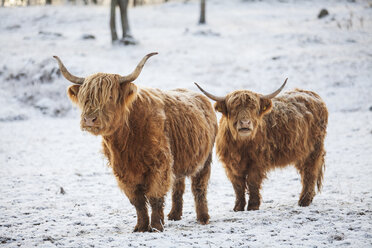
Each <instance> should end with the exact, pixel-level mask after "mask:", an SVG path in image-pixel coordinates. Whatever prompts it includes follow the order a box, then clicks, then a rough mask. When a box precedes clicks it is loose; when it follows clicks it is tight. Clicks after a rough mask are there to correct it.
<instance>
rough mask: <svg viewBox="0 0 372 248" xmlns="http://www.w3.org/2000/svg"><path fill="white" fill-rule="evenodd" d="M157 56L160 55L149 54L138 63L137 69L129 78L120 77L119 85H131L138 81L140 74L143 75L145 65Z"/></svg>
mask: <svg viewBox="0 0 372 248" xmlns="http://www.w3.org/2000/svg"><path fill="white" fill-rule="evenodd" d="M156 54H158V53H149V54H147V55H146V56H145V57H143V59H142V60H141V61H140V62H139V63H138V65H137V67H136V69H134V71H133V72H132V73H131V74H129V75H128V76H123V77H120V79H119V83H121V84H123V83H129V82H133V81H134V80H136V79H137V78H138V76H139V74H140V73H141V71H142V68H143V66H144V65H145V63H146V61H147V60H148V59H149V58H150V57H151V56H154V55H156Z"/></svg>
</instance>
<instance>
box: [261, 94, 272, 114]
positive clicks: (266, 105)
mask: <svg viewBox="0 0 372 248" xmlns="http://www.w3.org/2000/svg"><path fill="white" fill-rule="evenodd" d="M272 106H273V104H272V102H271V99H266V98H260V115H264V114H267V113H269V112H270V110H271V108H272Z"/></svg>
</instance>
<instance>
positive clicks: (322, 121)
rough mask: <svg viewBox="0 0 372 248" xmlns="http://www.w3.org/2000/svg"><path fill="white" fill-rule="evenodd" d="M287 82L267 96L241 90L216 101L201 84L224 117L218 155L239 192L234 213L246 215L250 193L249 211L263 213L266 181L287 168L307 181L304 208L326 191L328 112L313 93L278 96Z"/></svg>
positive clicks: (300, 203) (292, 93)
mask: <svg viewBox="0 0 372 248" xmlns="http://www.w3.org/2000/svg"><path fill="white" fill-rule="evenodd" d="M286 82H287V80H286V81H285V82H284V84H283V85H282V86H281V87H280V89H278V90H277V91H275V92H274V93H272V94H270V95H266V96H263V95H261V94H257V93H254V92H251V91H248V90H238V91H234V92H232V93H230V94H228V95H226V96H225V97H217V96H214V95H212V94H210V93H208V92H206V91H204V90H203V89H202V88H200V86H198V85H197V86H198V87H199V89H200V90H201V91H202V92H203V93H204V94H205V95H206V96H208V97H209V98H211V99H212V100H214V101H216V103H215V109H216V111H219V112H221V113H222V118H221V120H220V124H219V128H218V134H217V138H216V150H217V154H218V156H219V159H220V160H221V161H222V163H223V165H224V168H225V171H226V174H227V177H228V178H229V179H230V181H231V182H232V185H233V188H234V191H235V195H236V201H235V207H234V211H243V210H244V207H245V205H246V200H245V192H246V190H248V194H249V201H248V208H247V209H248V210H257V209H259V207H260V203H261V196H260V189H261V184H262V181H263V179H264V178H266V175H267V173H268V172H269V171H270V170H272V169H274V168H277V167H285V166H287V165H288V164H293V165H294V166H295V167H296V168H297V170H298V171H299V173H300V175H301V178H302V192H301V195H300V200H299V202H298V204H299V205H300V206H308V205H309V204H310V203H311V202H312V200H313V198H314V196H315V185H317V188H318V190H320V189H321V186H322V180H323V172H324V155H325V151H324V138H325V136H326V128H327V121H328V111H327V107H326V105H325V103H324V102H323V101H322V99H321V98H320V97H319V96H318V95H317V94H316V93H314V92H311V91H304V90H299V89H296V90H294V91H289V92H287V93H285V94H283V96H281V97H276V96H277V95H278V94H279V92H280V91H281V90H282V89H283V88H284V86H285V84H286Z"/></svg>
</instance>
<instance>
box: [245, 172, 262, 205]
mask: <svg viewBox="0 0 372 248" xmlns="http://www.w3.org/2000/svg"><path fill="white" fill-rule="evenodd" d="M263 179H264V175H262V173H260V170H259V169H258V168H254V167H251V168H250V169H249V171H248V175H247V186H248V194H249V201H248V207H247V210H258V209H259V208H260V204H261V194H260V189H261V184H262V181H263Z"/></svg>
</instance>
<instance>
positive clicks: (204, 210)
mask: <svg viewBox="0 0 372 248" xmlns="http://www.w3.org/2000/svg"><path fill="white" fill-rule="evenodd" d="M211 162H212V154H209V156H208V159H207V161H206V162H205V164H204V168H203V169H202V170H201V171H199V172H198V173H197V174H196V175H194V176H193V177H191V190H192V193H193V194H194V200H195V209H196V218H197V220H198V222H199V223H200V224H203V225H205V224H208V223H209V214H208V203H207V187H208V181H209V177H210V175H211Z"/></svg>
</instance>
